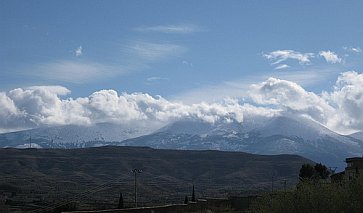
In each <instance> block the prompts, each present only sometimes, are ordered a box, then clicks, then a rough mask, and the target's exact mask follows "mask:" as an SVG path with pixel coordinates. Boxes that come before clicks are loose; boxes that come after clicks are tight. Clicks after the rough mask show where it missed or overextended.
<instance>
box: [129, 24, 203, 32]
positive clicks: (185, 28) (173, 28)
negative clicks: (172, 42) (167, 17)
mask: <svg viewBox="0 0 363 213" xmlns="http://www.w3.org/2000/svg"><path fill="white" fill-rule="evenodd" d="M135 30H136V31H141V32H159V33H170V34H190V33H196V32H203V31H205V29H203V28H202V27H199V26H197V25H191V24H189V25H186V24H184V25H159V26H151V27H138V28H135Z"/></svg>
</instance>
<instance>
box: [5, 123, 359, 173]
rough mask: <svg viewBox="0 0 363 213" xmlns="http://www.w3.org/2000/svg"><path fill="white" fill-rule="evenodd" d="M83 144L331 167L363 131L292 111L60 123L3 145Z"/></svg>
mask: <svg viewBox="0 0 363 213" xmlns="http://www.w3.org/2000/svg"><path fill="white" fill-rule="evenodd" d="M30 137H31V144H32V147H36V148H82V147H94V146H105V145H118V146H149V147H153V148H158V149H187V150H225V151H243V152H249V153H256V154H298V155H301V156H304V157H306V158H309V159H312V160H314V161H316V162H322V163H325V164H327V165H328V166H338V167H340V168H342V167H343V166H344V162H343V161H344V159H345V158H346V157H352V156H360V155H361V154H362V145H363V142H362V137H361V133H356V134H352V135H351V136H343V135H340V134H337V133H335V132H333V131H331V130H329V129H327V128H326V127H324V126H322V125H320V124H319V123H317V122H315V121H313V120H311V119H308V118H305V117H301V116H299V117H292V116H276V117H273V118H265V117H257V116H256V117H245V119H244V121H243V122H242V123H239V122H236V121H219V122H215V123H208V122H205V121H201V120H181V121H175V122H172V123H170V124H168V125H166V126H164V127H162V128H160V129H157V130H153V129H150V128H130V127H125V126H121V125H115V124H109V123H101V124H97V125H93V126H75V125H66V126H57V127H47V128H39V129H32V130H26V131H19V132H13V133H5V134H1V135H0V144H1V147H17V148H26V147H29V146H30Z"/></svg>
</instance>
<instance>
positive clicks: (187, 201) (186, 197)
mask: <svg viewBox="0 0 363 213" xmlns="http://www.w3.org/2000/svg"><path fill="white" fill-rule="evenodd" d="M188 203H189V199H188V196H185V199H184V204H188Z"/></svg>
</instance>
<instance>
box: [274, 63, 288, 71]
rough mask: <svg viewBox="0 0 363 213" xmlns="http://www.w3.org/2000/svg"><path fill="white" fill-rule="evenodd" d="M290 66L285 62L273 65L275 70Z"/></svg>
mask: <svg viewBox="0 0 363 213" xmlns="http://www.w3.org/2000/svg"><path fill="white" fill-rule="evenodd" d="M289 67H290V66H289V65H287V64H280V65H278V66H277V67H275V70H281V69H286V68H289Z"/></svg>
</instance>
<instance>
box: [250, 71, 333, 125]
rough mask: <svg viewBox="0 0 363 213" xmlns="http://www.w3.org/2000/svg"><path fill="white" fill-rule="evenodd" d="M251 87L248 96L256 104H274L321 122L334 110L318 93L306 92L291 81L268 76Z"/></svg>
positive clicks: (325, 120)
mask: <svg viewBox="0 0 363 213" xmlns="http://www.w3.org/2000/svg"><path fill="white" fill-rule="evenodd" d="M251 88H252V90H251V94H250V96H251V98H252V99H253V100H254V101H255V102H256V103H257V104H263V105H275V106H278V107H280V108H281V109H283V111H285V112H289V113H290V112H292V113H294V114H303V115H307V116H309V117H311V118H313V119H314V120H316V121H318V122H320V123H323V124H325V123H327V119H328V118H329V115H331V114H333V112H334V108H333V107H332V106H330V105H329V104H328V103H327V102H326V101H325V100H324V99H322V98H321V97H320V96H319V95H316V94H315V93H313V92H307V91H305V90H304V89H303V88H302V87H301V86H300V85H298V84H296V83H294V82H291V81H286V80H280V79H276V78H269V79H268V80H267V81H265V82H262V83H260V84H255V85H252V87H251Z"/></svg>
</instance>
